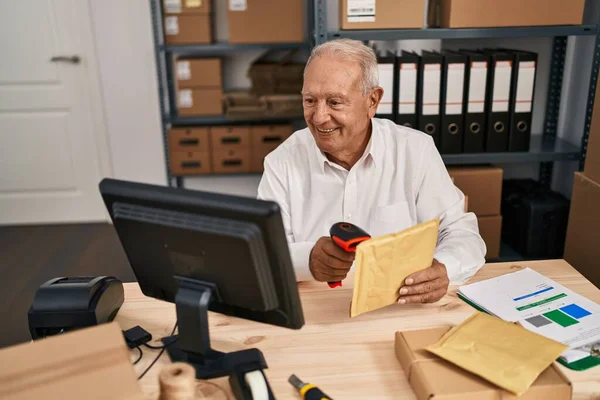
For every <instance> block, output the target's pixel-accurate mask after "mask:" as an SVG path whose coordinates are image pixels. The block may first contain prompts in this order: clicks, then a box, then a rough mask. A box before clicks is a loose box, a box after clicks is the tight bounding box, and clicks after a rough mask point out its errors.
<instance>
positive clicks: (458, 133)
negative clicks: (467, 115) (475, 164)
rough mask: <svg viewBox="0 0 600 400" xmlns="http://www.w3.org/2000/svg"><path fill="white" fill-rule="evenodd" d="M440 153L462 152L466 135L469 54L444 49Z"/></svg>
mask: <svg viewBox="0 0 600 400" xmlns="http://www.w3.org/2000/svg"><path fill="white" fill-rule="evenodd" d="M442 54H443V57H444V63H443V65H442V96H441V103H442V111H441V118H440V121H441V123H440V153H442V154H449V153H460V152H462V148H463V137H464V117H463V111H464V107H463V105H464V103H465V67H466V64H467V56H465V55H463V54H460V53H455V52H450V51H444V52H443V53H442Z"/></svg>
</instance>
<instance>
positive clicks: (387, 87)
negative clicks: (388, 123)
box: [377, 64, 394, 114]
mask: <svg viewBox="0 0 600 400" xmlns="http://www.w3.org/2000/svg"><path fill="white" fill-rule="evenodd" d="M377 69H378V70H379V86H381V87H382V88H383V98H382V99H381V102H380V103H379V107H378V108H377V114H392V113H393V107H394V106H393V103H392V99H393V94H394V64H378V65H377Z"/></svg>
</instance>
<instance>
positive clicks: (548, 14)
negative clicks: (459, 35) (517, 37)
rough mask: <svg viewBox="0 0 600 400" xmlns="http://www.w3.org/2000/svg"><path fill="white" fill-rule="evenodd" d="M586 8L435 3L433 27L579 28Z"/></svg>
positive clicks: (537, 0) (575, 2)
mask: <svg viewBox="0 0 600 400" xmlns="http://www.w3.org/2000/svg"><path fill="white" fill-rule="evenodd" d="M436 3H437V5H436ZM584 7H585V0H502V1H498V0H432V1H431V3H430V9H429V10H430V14H429V25H430V26H440V27H442V28H481V27H500V26H539V25H579V24H581V23H582V21H583V9H584Z"/></svg>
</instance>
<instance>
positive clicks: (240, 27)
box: [227, 0, 306, 44]
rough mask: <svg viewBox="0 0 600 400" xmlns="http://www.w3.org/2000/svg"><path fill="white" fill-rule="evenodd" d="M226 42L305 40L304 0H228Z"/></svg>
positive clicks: (290, 41) (291, 41)
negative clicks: (227, 35) (227, 33)
mask: <svg viewBox="0 0 600 400" xmlns="http://www.w3.org/2000/svg"><path fill="white" fill-rule="evenodd" d="M227 10H228V11H227V18H228V27H229V39H228V41H229V43H238V44H240V43H298V42H303V41H304V40H305V32H304V26H305V15H304V14H305V11H306V10H305V6H304V0H285V1H282V0H240V1H229V2H228V9H227Z"/></svg>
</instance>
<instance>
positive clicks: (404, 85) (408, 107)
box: [398, 63, 417, 114]
mask: <svg viewBox="0 0 600 400" xmlns="http://www.w3.org/2000/svg"><path fill="white" fill-rule="evenodd" d="M399 72H400V99H399V101H398V113H399V114H416V113H417V111H416V108H417V64H414V63H411V64H409V63H406V64H400V71H399Z"/></svg>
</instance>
